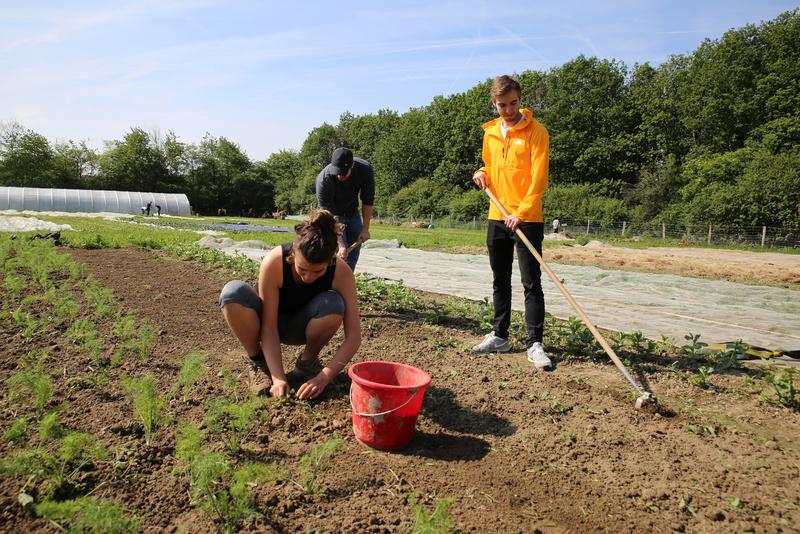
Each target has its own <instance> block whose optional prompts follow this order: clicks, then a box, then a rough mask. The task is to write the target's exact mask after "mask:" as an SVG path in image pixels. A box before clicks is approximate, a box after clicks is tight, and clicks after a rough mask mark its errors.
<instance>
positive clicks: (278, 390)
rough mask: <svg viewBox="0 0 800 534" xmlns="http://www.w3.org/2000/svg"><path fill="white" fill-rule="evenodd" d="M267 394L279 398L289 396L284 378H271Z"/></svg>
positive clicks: (287, 384)
mask: <svg viewBox="0 0 800 534" xmlns="http://www.w3.org/2000/svg"><path fill="white" fill-rule="evenodd" d="M269 394H270V395H272V396H273V397H275V398H276V399H280V398H281V397H288V396H289V383H288V382H286V381H285V380H273V381H272V387H271V388H269Z"/></svg>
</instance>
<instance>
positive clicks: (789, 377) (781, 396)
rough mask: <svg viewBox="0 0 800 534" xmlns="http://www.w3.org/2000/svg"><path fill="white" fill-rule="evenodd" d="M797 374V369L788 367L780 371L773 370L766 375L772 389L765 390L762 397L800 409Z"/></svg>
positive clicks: (766, 380) (765, 379)
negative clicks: (796, 382) (796, 381)
mask: <svg viewBox="0 0 800 534" xmlns="http://www.w3.org/2000/svg"><path fill="white" fill-rule="evenodd" d="M796 374H797V369H795V368H794V367H786V368H785V369H783V371H781V372H780V373H778V372H774V371H773V372H771V373H768V374H766V375H764V381H765V382H767V383H768V384H769V385H770V386H772V391H765V392H764V393H763V394H762V397H763V398H764V399H765V400H771V401H773V402H777V403H778V404H781V405H782V406H785V407H787V408H791V409H793V410H797V409H800V399H798V398H797V387H796V386H795V382H794V381H795V375H796Z"/></svg>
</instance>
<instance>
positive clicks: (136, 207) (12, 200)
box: [0, 187, 192, 215]
mask: <svg viewBox="0 0 800 534" xmlns="http://www.w3.org/2000/svg"><path fill="white" fill-rule="evenodd" d="M148 202H152V203H153V204H152V209H151V211H150V213H153V214H155V213H156V206H161V214H162V215H165V214H168V215H191V214H192V207H191V206H190V205H189V199H188V198H187V197H186V195H184V194H183V193H140V192H138V191H94V190H88V189H41V188H37V187H0V210H19V211H23V210H30V211H73V212H75V211H78V212H86V213H97V212H101V211H103V212H111V213H141V212H142V209H143V208H144V207H145V206H147V203H148Z"/></svg>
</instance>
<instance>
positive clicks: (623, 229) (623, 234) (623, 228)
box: [622, 221, 628, 237]
mask: <svg viewBox="0 0 800 534" xmlns="http://www.w3.org/2000/svg"><path fill="white" fill-rule="evenodd" d="M627 224H628V223H627V222H625V221H622V237H625V225H627Z"/></svg>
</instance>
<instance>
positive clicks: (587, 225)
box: [586, 219, 591, 235]
mask: <svg viewBox="0 0 800 534" xmlns="http://www.w3.org/2000/svg"><path fill="white" fill-rule="evenodd" d="M590 220H591V219H586V235H589V221H590Z"/></svg>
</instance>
